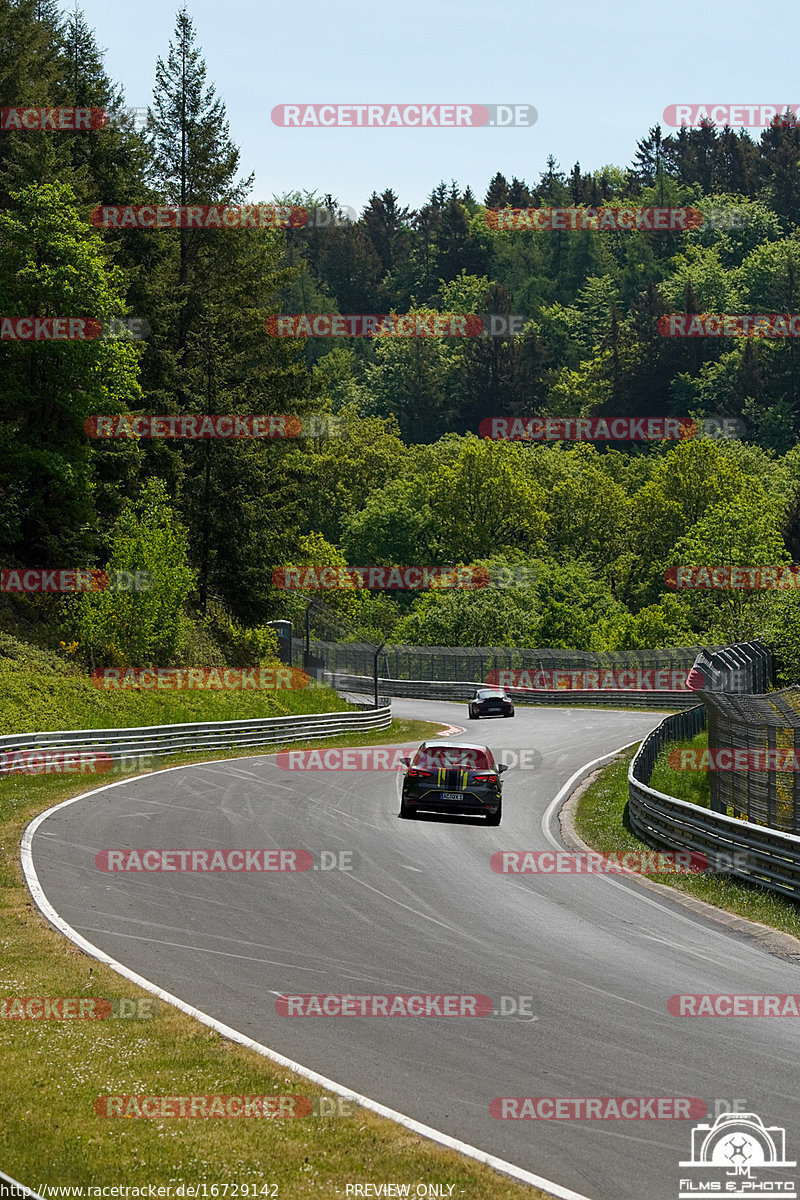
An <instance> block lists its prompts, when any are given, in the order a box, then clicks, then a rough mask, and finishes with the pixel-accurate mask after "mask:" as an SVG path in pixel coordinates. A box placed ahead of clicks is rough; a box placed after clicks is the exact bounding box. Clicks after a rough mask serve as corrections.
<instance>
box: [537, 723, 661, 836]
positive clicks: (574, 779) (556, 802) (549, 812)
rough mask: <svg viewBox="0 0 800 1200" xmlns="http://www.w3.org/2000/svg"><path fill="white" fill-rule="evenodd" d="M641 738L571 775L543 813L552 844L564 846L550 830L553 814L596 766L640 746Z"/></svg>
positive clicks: (544, 830)
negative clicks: (632, 747) (624, 751)
mask: <svg viewBox="0 0 800 1200" xmlns="http://www.w3.org/2000/svg"><path fill="white" fill-rule="evenodd" d="M641 740H642V739H641V738H637V740H636V741H635V742H627V743H626V744H625V745H624V746H620V747H619V749H618V750H612V751H611V752H610V754H601V755H600V757H599V758H593V759H592V761H591V762H588V763H584V764H583V766H582V767H578V769H577V771H576V772H575V773H574V774H573V775H570V777H569V779H568V780H567V782H566V783H565V784H564V785H563V787H560V788H559V789H558V792H557V793H556V795H555V796H554V798H553V799H552V800H551V801H550V803H549V804H548V806H547V808H546V809H545V811H544V814H543V815H542V833H543V834H544V836H545V837H546V838H547V840H548V842H549V843H550V845H551V846H553V847H554V849H556V850H563V849H564V847H563V846H562V845H561V844H560V843H559V842H558V840H557V839H556V837H555V835H554V834H553V833H551V832H550V821H551V819H552V817H553V815H554V814H555V813H556V812H557V811H558V810H559V809H560V808H561V806H562V805H563V803H564V801H565V800H566V799H567V798H568V797H569V796H570V795H571V794H572V792H573V791H574V790H575V788H576V787H577V785H578V784H579V783H582V782H583V780H584V779H585V778H586V776H587V775H591V773H592V771H594V769H595V768H596V767H600V766H602V765H603V763H607V762H610V761H611V759H612V758H616V756H617V755H618V754H622V752H623V750H630V748H631V746H638V744H639V742H640V741H641Z"/></svg>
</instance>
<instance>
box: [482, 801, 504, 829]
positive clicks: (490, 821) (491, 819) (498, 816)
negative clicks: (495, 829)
mask: <svg viewBox="0 0 800 1200" xmlns="http://www.w3.org/2000/svg"><path fill="white" fill-rule="evenodd" d="M502 817H503V802H502V801H501V802H500V803H499V804H498V806H497V812H496V813H487V814H486V824H487V825H499V824H500V821H501V820H502Z"/></svg>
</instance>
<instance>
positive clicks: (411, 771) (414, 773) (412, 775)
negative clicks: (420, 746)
mask: <svg viewBox="0 0 800 1200" xmlns="http://www.w3.org/2000/svg"><path fill="white" fill-rule="evenodd" d="M431 775H433V771H423V770H421V769H420V768H419V767H409V768H408V778H409V779H430V777H431Z"/></svg>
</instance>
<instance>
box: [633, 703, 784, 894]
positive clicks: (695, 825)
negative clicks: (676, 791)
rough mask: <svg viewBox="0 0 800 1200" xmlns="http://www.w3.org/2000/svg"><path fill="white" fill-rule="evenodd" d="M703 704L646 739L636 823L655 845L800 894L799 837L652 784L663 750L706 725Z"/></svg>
mask: <svg viewBox="0 0 800 1200" xmlns="http://www.w3.org/2000/svg"><path fill="white" fill-rule="evenodd" d="M705 723H706V712H705V709H704V708H703V706H702V705H697V706H696V707H695V708H691V709H689V711H688V712H682V713H676V714H675V715H673V716H669V717H667V718H666V719H665V720H663V721H662V722H661V724H660V725H658V726H657V728H656V729H654V730H653V731H652V733H650V734H649V735H648V736H647V737H646V738H645V740H644V741H643V742H642V744H641V746H640V747H639V750H638V751H637V753H636V754H635V755H634V758H633V761H632V762H631V765H630V767H629V769H628V813H629V819H630V823H631V828H632V829H633V831H634V833H636V834H637V836H638V837H640V838H642V839H643V840H644V841H646V842H648V843H649V844H650V845H652V846H656V847H658V848H664V849H668V850H697V851H700V852H701V853H702V854H705V855H707V857H708V859H709V865H710V866H712V867H713V866H715V865H716V866H717V869H719V870H720V871H721V872H722V873H724V874H726V875H734V876H736V877H738V878H740V879H748V880H750V881H752V882H753V883H757V884H759V885H760V886H761V887H764V888H768V889H769V890H770V891H773V892H780V893H782V894H783V895H786V896H791V897H792V898H793V899H797V898H798V896H800V837H795V836H794V835H793V834H790V833H782V832H780V831H779V830H777V829H770V828H768V827H766V826H764V825H756V824H754V823H753V822H750V821H739V820H737V819H736V818H735V817H728V816H724V815H723V814H722V813H716V812H712V811H711V810H710V809H707V808H701V807H700V806H699V805H697V804H689V803H688V802H687V801H685V800H677V799H675V797H674V796H666V795H664V793H663V792H657V791H655V789H654V788H651V787H650V786H649V783H650V778H651V776H652V773H653V767H654V766H655V762H656V758H657V756H658V752H659V750H660V749H661V748H662V747H663V746H665V745H667V744H668V743H670V742H675V741H680V740H683V739H684V738H692V737H694V736H695V734H698V733H699V732H700V730H701V729H703V728H704V726H705Z"/></svg>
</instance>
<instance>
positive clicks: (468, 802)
mask: <svg viewBox="0 0 800 1200" xmlns="http://www.w3.org/2000/svg"><path fill="white" fill-rule="evenodd" d="M403 800H404V802H405V803H406V804H408V805H409V806H410V807H412V808H419V809H424V810H425V811H426V812H440V813H447V812H451V813H464V814H468V813H492V814H494V813H496V812H497V810H498V808H499V807H500V797H499V796H491V797H489V796H487V797H486V801H485V802H484V801H483V800H481V799H480V797H479V796H476V795H475V794H474V793H472V792H464V793H463V795H462V796H461V798H460V799H459V800H442V798H441V796H440V795H439V793H438V792H425V793H423V794H422V795H418V794H417V795H415V794H414V793H408V792H405V791H404V792H403Z"/></svg>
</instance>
